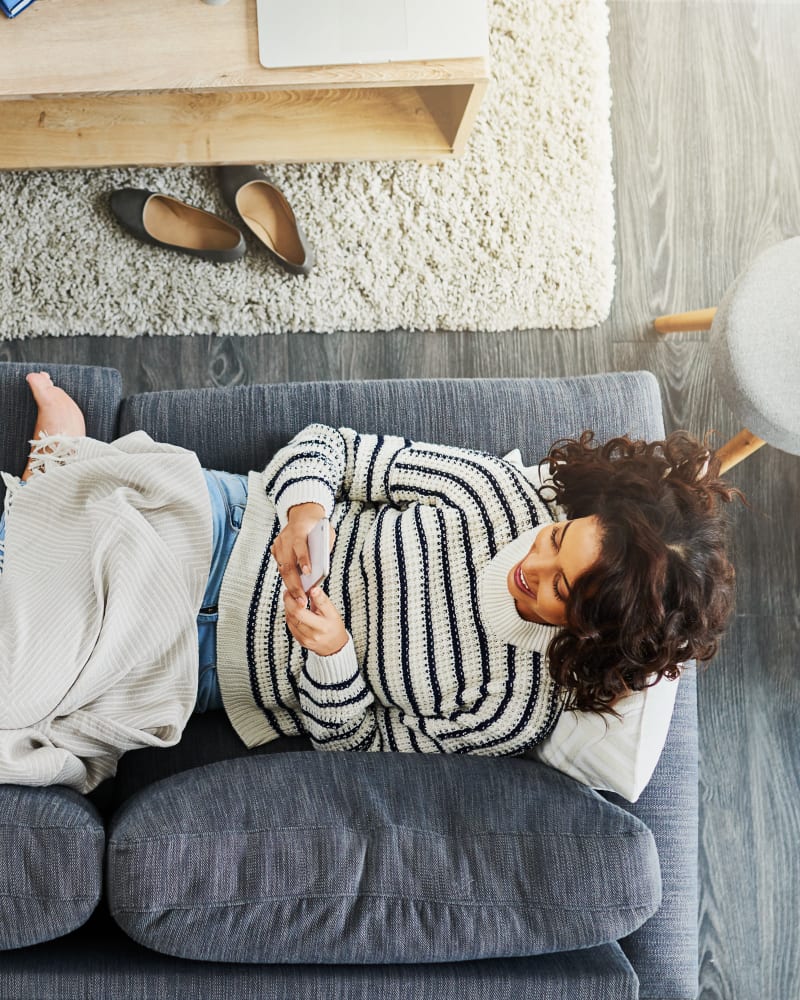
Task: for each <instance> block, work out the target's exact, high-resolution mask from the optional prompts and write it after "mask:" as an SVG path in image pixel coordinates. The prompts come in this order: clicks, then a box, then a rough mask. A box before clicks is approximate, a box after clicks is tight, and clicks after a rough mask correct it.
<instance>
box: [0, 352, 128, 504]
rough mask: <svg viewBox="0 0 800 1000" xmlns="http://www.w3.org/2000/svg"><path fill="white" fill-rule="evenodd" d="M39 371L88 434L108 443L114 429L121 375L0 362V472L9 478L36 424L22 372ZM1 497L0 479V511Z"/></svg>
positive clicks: (16, 470)
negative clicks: (68, 399)
mask: <svg viewBox="0 0 800 1000" xmlns="http://www.w3.org/2000/svg"><path fill="white" fill-rule="evenodd" d="M41 369H43V370H45V371H48V372H50V375H51V377H52V379H53V382H54V383H55V384H56V385H58V386H60V387H61V388H62V389H64V390H65V391H66V392H68V393H69V394H70V396H72V398H73V399H75V400H76V402H77V403H78V405H79V406H80V408H81V409H82V410H83V413H84V416H85V417H86V431H87V433H88V434H89V435H90V437H94V438H98V439H99V440H101V441H111V440H112V439H113V438H114V437H115V436H116V433H117V420H118V414H119V406H120V401H121V398H122V378H121V376H120V373H119V372H118V371H116V370H115V369H114V368H100V367H95V366H89V365H44V364H33V363H28V362H25V363H19V362H9V361H4V362H0V470H2V471H3V472H10V473H11V474H12V475H15V476H18V475H21V474H22V470H23V469H24V468H25V462H26V461H27V458H28V452H29V450H30V449H29V447H28V441H29V440H30V439H31V437H32V436H33V426H34V424H35V423H36V405H35V403H34V401H33V396H32V395H31V391H30V389H29V388H28V384H27V382H26V381H25V376H26V374H27V373H28V372H35V371H39V370H41ZM4 496H5V486H3V485H2V482H0V509H2V503H3V498H4Z"/></svg>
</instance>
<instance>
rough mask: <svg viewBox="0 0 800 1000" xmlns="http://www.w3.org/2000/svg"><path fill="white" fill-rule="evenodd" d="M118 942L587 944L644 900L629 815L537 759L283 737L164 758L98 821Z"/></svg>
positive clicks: (401, 951)
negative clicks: (193, 761) (261, 744)
mask: <svg viewBox="0 0 800 1000" xmlns="http://www.w3.org/2000/svg"><path fill="white" fill-rule="evenodd" d="M107 890H108V899H109V907H110V911H111V913H112V915H113V917H114V919H115V920H116V921H117V923H119V925H120V926H121V927H122V928H123V930H125V931H126V932H127V933H128V934H129V935H130V936H131V937H132V938H133V939H134V940H136V941H139V942H140V943H141V944H143V945H146V946H147V947H149V948H153V949H155V950H156V951H160V952H164V953H166V954H170V955H176V956H181V957H184V958H193V959H202V960H216V961H227V962H280V963H285V962H311V963H386V962H443V961H460V960H466V959H475V958H490V957H502V956H516V955H535V954H541V953H545V952H553V951H563V950H567V949H572V948H585V947H589V946H592V945H596V944H601V943H604V942H608V941H614V940H616V939H617V938H619V937H621V936H623V935H624V934H627V933H629V932H630V931H632V930H633V929H634V928H636V927H638V926H639V925H640V924H641V923H642V922H643V921H644V920H646V919H647V918H648V917H649V916H650V915H651V914H652V913H653V912H654V911H655V910H656V908H657V907H658V904H659V902H660V893H661V882H660V872H659V864H658V858H657V855H656V850H655V844H654V841H653V838H652V835H651V834H650V831H649V830H648V829H647V828H646V827H645V826H644V824H642V823H641V821H640V820H638V819H636V818H635V817H634V816H632V815H630V814H629V813H628V812H626V811H625V810H623V809H620V808H619V807H617V806H615V805H612V804H611V803H609V802H607V801H606V800H605V799H603V798H602V797H601V796H599V795H597V794H596V793H595V792H593V791H591V790H590V789H588V788H586V787H584V786H583V785H580V784H578V783H577V782H576V781H574V780H573V779H571V778H568V777H566V776H564V775H561V774H559V773H558V772H556V771H554V770H552V769H550V768H548V767H547V766H545V765H543V764H538V763H536V762H533V761H527V760H515V759H508V758H506V759H494V760H492V759H485V758H478V757H462V756H439V755H435V756H434V755H431V756H428V755H416V754H388V753H383V754H380V753H375V754H356V753H347V754H345V753H328V754H325V753H285V754H274V755H269V756H254V757H244V758H239V759H237V760H229V761H222V762H220V763H217V764H212V765H208V766H205V767H201V768H196V769H194V770H191V771H186V772H184V773H182V774H177V775H174V776H172V777H170V778H167V779H165V780H163V781H160V782H158V783H157V784H155V785H152V786H150V787H149V788H147V789H144V790H143V791H141V792H139V793H138V794H136V795H135V796H133V798H131V799H130V800H129V801H128V802H127V803H126V804H125V805H124V806H123V807H122V809H121V810H120V811H119V813H118V814H117V815H116V816H115V818H114V821H113V823H112V827H111V830H110V831H109V842H108V853H107Z"/></svg>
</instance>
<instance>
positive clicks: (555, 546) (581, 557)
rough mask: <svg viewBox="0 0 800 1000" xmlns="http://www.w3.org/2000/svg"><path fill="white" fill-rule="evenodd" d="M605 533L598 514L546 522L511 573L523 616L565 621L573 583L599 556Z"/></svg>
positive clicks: (513, 592) (513, 591)
mask: <svg viewBox="0 0 800 1000" xmlns="http://www.w3.org/2000/svg"><path fill="white" fill-rule="evenodd" d="M602 537H603V535H602V530H601V527H600V522H599V520H598V519H597V517H595V516H592V517H578V518H576V519H575V520H574V521H558V522H556V523H555V524H545V525H543V526H542V528H540V530H539V531H538V532H537V533H536V538H535V539H534V541H533V545H532V546H531V547H530V549H529V550H528V553H527V555H526V556H525V557H524V558H523V559H521V560H520V561H519V562H518V563H517V564H516V565H515V566H512V567H511V570H510V571H509V574H508V592H509V593H510V594H511V596H512V597H513V598H514V603H515V605H516V608H517V613H518V614H519V616H520V618H524V619H525V620H526V621H529V622H539V623H540V624H542V625H566V622H567V614H566V610H567V600H568V599H569V596H570V592H571V590H572V587H573V586H574V585H575V581H576V580H577V579H578V577H580V576H581V575H582V574H583V573H585V572H586V571H587V570H589V569H591V568H592V566H594V564H595V563H596V562H597V560H598V559H599V558H600V553H601V550H602Z"/></svg>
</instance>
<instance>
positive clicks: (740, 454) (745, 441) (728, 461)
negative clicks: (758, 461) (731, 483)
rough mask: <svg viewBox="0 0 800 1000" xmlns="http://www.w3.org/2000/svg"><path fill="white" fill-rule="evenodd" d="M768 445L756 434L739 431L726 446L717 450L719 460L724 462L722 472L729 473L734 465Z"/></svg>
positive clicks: (721, 467)
mask: <svg viewBox="0 0 800 1000" xmlns="http://www.w3.org/2000/svg"><path fill="white" fill-rule="evenodd" d="M766 443H767V442H766V441H763V440H762V439H761V438H760V437H756V436H755V434H751V433H750V431H748V430H746V429H745V430H741V431H739V433H738V434H737V435H736V436H735V437H732V438H731V439H730V441H728V442H727V444H724V445H723V446H722V447H721V448H717V451H716V455H717V458H719V459H720V461H721V462H722V465H721V466H720V472H721V473H725V472H727V471H728V469H731V468H733V466H734V465H737V464H738V463H739V462H741V461H742V460H743V459H745V458H747V457H748V455H752V454H753V452H754V451H758V449H759V448H760V447H761V446H762V445H764V444H766Z"/></svg>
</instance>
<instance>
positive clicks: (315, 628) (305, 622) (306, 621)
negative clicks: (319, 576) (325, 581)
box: [283, 587, 350, 656]
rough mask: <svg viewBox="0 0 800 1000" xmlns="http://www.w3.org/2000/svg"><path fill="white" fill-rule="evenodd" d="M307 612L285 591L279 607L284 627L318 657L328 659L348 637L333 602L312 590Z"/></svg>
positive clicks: (322, 592) (318, 589)
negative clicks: (283, 614) (281, 610)
mask: <svg viewBox="0 0 800 1000" xmlns="http://www.w3.org/2000/svg"><path fill="white" fill-rule="evenodd" d="M309 597H310V598H311V606H310V608H306V607H305V595H304V596H303V599H302V600H303V604H302V606H301V604H300V601H298V600H297V598H295V597H292V595H291V594H290V593H289V592H288V591H286V592H285V593H284V595H283V606H284V608H285V610H286V624H287V625H288V627H289V631H290V632H291V633H292V635H293V636H294V638H295V639H297V641H298V642H299V643H300V645H301V646H304V647H305V648H306V649H310V650H311V652H312V653H316V654H317V655H318V656H332V655H333V654H334V653H338V652H339V651H340V650H341V649H343V648H344V647H345V646H346V645H347V641H348V639H349V638H350V636H349V635H348V634H347V629H346V628H345V626H344V622H343V621H342V616H341V615H340V614H339V612H338V610H337V608H336V606H335V605H334V603H333V601H331V599H330V598H329V597H328V595H327V594H326V593H325V591H324V590H323V589H322V587H312V588H311V592H310V594H309Z"/></svg>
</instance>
